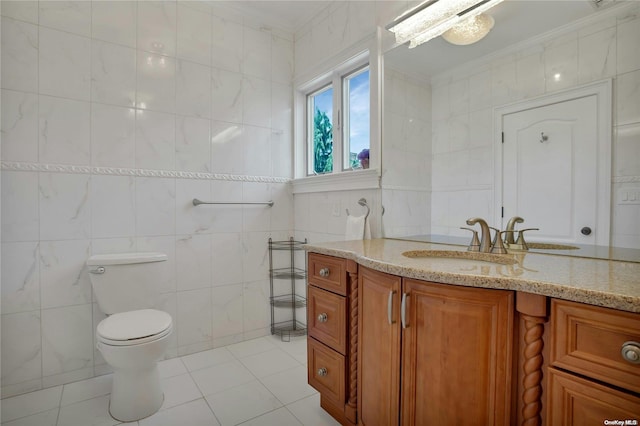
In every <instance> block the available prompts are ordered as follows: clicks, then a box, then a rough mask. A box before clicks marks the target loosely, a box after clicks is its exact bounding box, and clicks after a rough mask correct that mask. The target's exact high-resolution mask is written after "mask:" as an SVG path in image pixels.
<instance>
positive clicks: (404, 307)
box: [358, 267, 514, 425]
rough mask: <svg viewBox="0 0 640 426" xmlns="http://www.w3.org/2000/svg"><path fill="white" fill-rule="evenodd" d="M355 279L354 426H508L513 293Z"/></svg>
mask: <svg viewBox="0 0 640 426" xmlns="http://www.w3.org/2000/svg"><path fill="white" fill-rule="evenodd" d="M358 275H359V284H360V294H359V303H358V319H359V320H358V321H359V326H358V354H359V358H358V371H359V374H358V389H359V392H358V407H359V408H358V412H359V415H360V417H359V423H360V424H363V425H394V424H403V425H423V424H424V425H426V424H465V425H473V424H477V425H507V424H510V423H511V418H512V417H511V415H512V413H511V401H512V398H513V386H512V365H513V363H512V360H513V354H512V348H513V335H514V326H513V323H514V294H513V292H512V291H505V290H492V289H480V288H470V287H460V286H451V285H444V284H438V283H430V282H425V281H419V280H413V279H407V278H400V277H397V276H393V275H388V274H384V273H381V272H378V271H374V270H370V269H367V268H363V267H360V270H359V273H358Z"/></svg>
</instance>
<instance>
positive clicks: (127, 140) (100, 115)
mask: <svg viewBox="0 0 640 426" xmlns="http://www.w3.org/2000/svg"><path fill="white" fill-rule="evenodd" d="M135 131H136V112H135V109H133V108H123V107H117V106H111V105H102V104H98V103H93V104H91V165H93V166H99V167H128V168H134V167H135V166H136V155H135V152H136V139H135Z"/></svg>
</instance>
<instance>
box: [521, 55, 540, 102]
mask: <svg viewBox="0 0 640 426" xmlns="http://www.w3.org/2000/svg"><path fill="white" fill-rule="evenodd" d="M516 80H517V82H518V86H517V87H518V95H519V96H518V97H519V98H521V99H526V98H532V97H534V96H538V95H541V94H543V93H544V90H545V74H544V60H543V57H542V53H534V54H532V55H528V56H524V57H522V58H518V59H517V61H516Z"/></svg>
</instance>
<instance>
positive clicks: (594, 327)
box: [547, 300, 640, 425]
mask: <svg viewBox="0 0 640 426" xmlns="http://www.w3.org/2000/svg"><path fill="white" fill-rule="evenodd" d="M550 325H551V330H550V331H551V333H550V334H551V351H550V352H551V353H550V367H549V368H548V370H547V371H548V381H549V386H548V388H549V391H548V393H547V403H548V404H547V405H548V409H547V418H548V420H549V424H553V425H586V424H604V421H605V420H622V421H624V420H636V421H638V422H640V396H638V395H639V394H640V314H634V313H630V312H621V311H616V310H613V309H608V308H602V307H597V306H591V305H584V304H580V303H575V302H569V301H564V300H552V302H551V323H550ZM629 424H632V423H629Z"/></svg>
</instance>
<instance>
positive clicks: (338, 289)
mask: <svg viewBox="0 0 640 426" xmlns="http://www.w3.org/2000/svg"><path fill="white" fill-rule="evenodd" d="M308 268H309V284H313V285H315V286H317V287H320V288H323V289H325V290H328V291H331V292H333V293H338V294H341V295H343V296H346V295H347V261H346V260H345V259H338V258H335V257H331V256H324V255H322V254H317V253H309V261H308Z"/></svg>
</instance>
